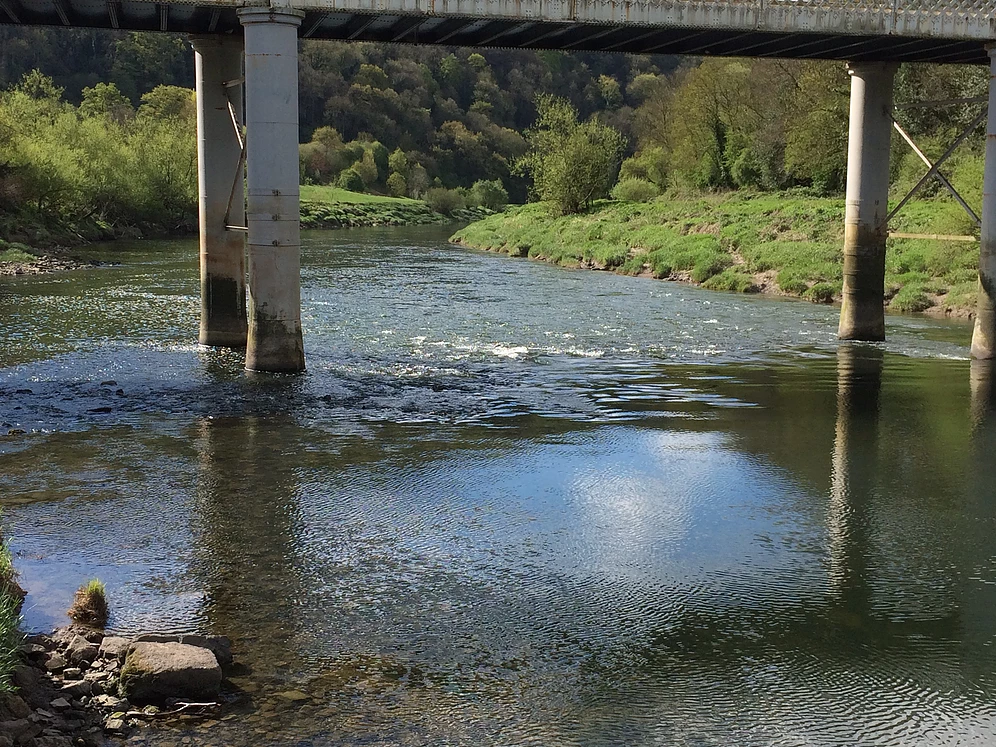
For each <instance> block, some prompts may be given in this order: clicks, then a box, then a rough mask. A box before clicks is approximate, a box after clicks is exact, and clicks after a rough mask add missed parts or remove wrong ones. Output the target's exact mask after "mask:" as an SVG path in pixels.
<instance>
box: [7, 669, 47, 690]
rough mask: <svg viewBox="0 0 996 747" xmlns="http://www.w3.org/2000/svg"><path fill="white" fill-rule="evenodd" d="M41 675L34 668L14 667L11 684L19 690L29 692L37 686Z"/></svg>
mask: <svg viewBox="0 0 996 747" xmlns="http://www.w3.org/2000/svg"><path fill="white" fill-rule="evenodd" d="M41 675H42V673H41V672H39V671H38V670H37V669H35V668H34V667H29V666H25V665H23V664H22V665H20V666H17V667H14V676H13V682H14V685H16V686H17V687H18V688H19V689H21V690H31V689H34V688H35V687H37V686H38V683H39V682H40V681H41Z"/></svg>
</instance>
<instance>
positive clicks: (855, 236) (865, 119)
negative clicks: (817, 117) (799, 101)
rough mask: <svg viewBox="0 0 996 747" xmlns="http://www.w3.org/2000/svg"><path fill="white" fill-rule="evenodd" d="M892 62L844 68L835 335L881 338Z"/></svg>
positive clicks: (893, 75) (883, 331) (882, 331)
mask: <svg viewBox="0 0 996 747" xmlns="http://www.w3.org/2000/svg"><path fill="white" fill-rule="evenodd" d="M898 68H899V66H898V64H896V63H886V62H862V63H858V64H854V65H851V66H850V69H849V71H848V72H849V73H850V75H851V118H850V127H849V129H848V135H847V197H846V207H845V213H844V293H843V296H844V303H843V305H842V306H841V309H840V326H839V328H838V330H837V336H838V337H840V338H841V339H842V340H884V339H885V310H884V308H883V296H884V295H885V240H886V237H887V235H888V234H887V232H888V227H887V226H886V225H885V218H886V216H887V215H888V214H889V145H890V140H891V137H892V83H893V79H894V78H895V75H896V70H897V69H898Z"/></svg>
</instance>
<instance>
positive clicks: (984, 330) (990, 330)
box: [972, 46, 996, 358]
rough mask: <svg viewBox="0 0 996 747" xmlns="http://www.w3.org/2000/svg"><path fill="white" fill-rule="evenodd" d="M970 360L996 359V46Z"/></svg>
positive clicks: (994, 49)
mask: <svg viewBox="0 0 996 747" xmlns="http://www.w3.org/2000/svg"><path fill="white" fill-rule="evenodd" d="M972 357H973V358H996V46H993V47H990V48H989V121H988V124H987V125H986V164H985V170H984V171H983V174H982V229H981V233H980V241H979V304H978V308H977V309H976V312H975V331H974V333H973V334H972Z"/></svg>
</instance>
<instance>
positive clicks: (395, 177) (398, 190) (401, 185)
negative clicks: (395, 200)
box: [387, 171, 408, 197]
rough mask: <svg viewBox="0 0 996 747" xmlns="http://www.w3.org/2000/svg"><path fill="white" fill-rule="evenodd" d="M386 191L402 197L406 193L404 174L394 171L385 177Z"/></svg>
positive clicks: (406, 185) (406, 186)
mask: <svg viewBox="0 0 996 747" xmlns="http://www.w3.org/2000/svg"><path fill="white" fill-rule="evenodd" d="M387 191H388V192H390V193H391V194H392V195H394V196H395V197H404V196H406V195H407V194H408V182H407V180H406V179H405V177H404V176H402V175H401V174H400V173H399V172H397V171H395V172H394V173H393V174H391V175H390V176H389V177H387Z"/></svg>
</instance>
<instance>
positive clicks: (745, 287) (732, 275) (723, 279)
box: [702, 267, 757, 293]
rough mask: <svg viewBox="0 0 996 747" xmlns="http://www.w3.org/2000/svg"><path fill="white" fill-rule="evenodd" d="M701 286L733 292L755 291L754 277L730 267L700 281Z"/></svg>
mask: <svg viewBox="0 0 996 747" xmlns="http://www.w3.org/2000/svg"><path fill="white" fill-rule="evenodd" d="M702 287H703V288H708V289H709V290H723V291H734V292H735V293H757V286H756V285H755V284H754V278H752V277H751V276H750V275H747V274H745V273H743V272H740V271H738V270H735V269H733V268H732V267H729V268H727V269H725V270H723V271H722V272H721V273H719V274H718V275H713V276H712V277H711V278H709V279H708V280H706V281H705V282H704V283H702Z"/></svg>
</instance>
